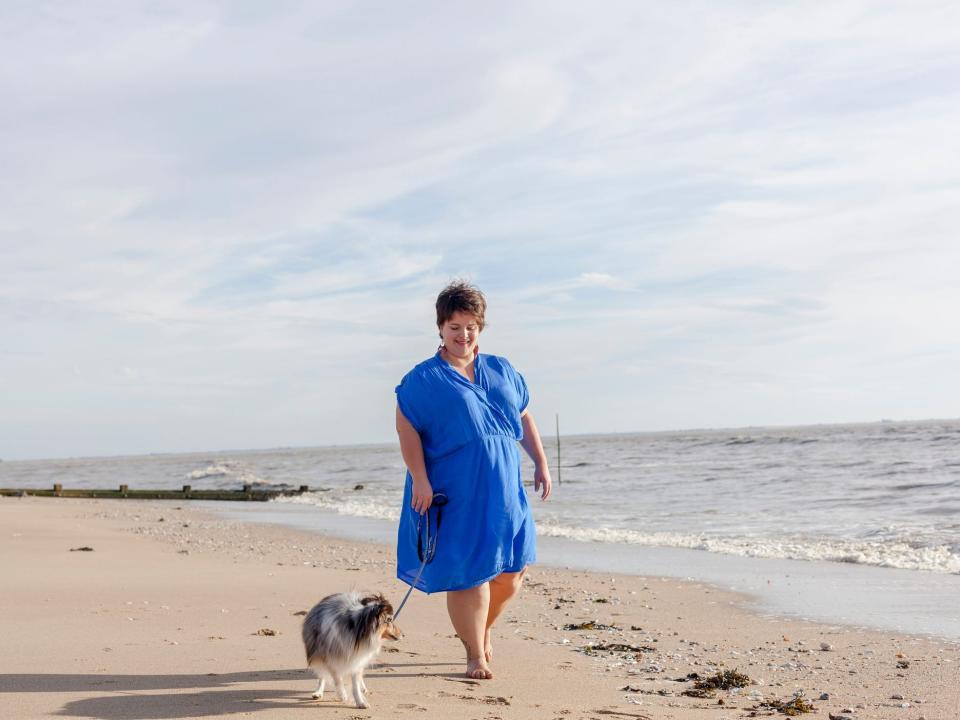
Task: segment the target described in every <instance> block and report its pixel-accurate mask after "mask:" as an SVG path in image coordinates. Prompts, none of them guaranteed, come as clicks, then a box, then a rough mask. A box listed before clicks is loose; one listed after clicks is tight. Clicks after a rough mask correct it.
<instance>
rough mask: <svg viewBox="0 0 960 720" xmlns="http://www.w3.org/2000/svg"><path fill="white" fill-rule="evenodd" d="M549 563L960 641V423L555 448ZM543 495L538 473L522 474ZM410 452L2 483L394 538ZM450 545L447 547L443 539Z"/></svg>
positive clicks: (75, 462) (61, 472) (96, 460)
mask: <svg viewBox="0 0 960 720" xmlns="http://www.w3.org/2000/svg"><path fill="white" fill-rule="evenodd" d="M544 447H545V450H546V452H547V455H548V457H549V458H550V462H551V471H552V474H553V480H554V491H553V495H552V497H551V498H550V499H549V501H547V502H542V501H541V500H540V499H539V498H537V497H536V496H535V494H534V491H533V488H532V486H530V487H528V492H529V496H530V504H531V506H532V507H533V513H534V517H535V519H536V523H537V532H538V535H539V536H540V542H539V547H540V550H539V555H540V561H542V562H545V563H547V564H550V565H556V566H561V567H571V568H582V569H587V570H596V571H602V572H623V573H632V574H638V575H651V576H661V577H673V578H682V579H688V580H696V581H700V582H706V583H710V584H714V585H717V586H721V587H724V588H728V589H733V590H737V591H740V592H743V593H745V594H746V595H747V596H748V597H749V600H748V601H747V602H748V604H751V605H752V606H753V607H754V609H756V610H757V611H759V612H764V613H769V614H773V615H788V616H791V617H800V618H806V619H811V620H817V621H821V622H832V623H838V624H846V625H856V626H860V627H871V628H880V629H889V630H896V631H901V632H911V633H919V634H925V635H932V636H937V637H941V638H946V639H950V640H960V420H928V421H911V422H893V421H883V422H876V423H862V424H845V425H814V426H801V427H750V428H738V429H734V430H684V431H671V432H650V433H625V434H604V435H576V436H567V437H562V438H561V439H560V449H559V450H560V451H559V462H558V451H557V442H556V440H555V439H554V438H544ZM524 474H525V482H526V483H527V484H528V485H529V484H530V483H532V475H533V467H532V464H531V463H529V462H526V463H525V466H524ZM403 478H404V467H403V462H402V459H401V457H400V453H399V448H398V446H397V445H396V443H390V444H382V445H354V446H334V447H314V448H278V449H268V450H231V451H210V452H199V453H183V454H156V455H139V456H119V457H79V458H68V459H53V460H20V461H5V462H0V487H12V488H35V487H49V486H52V485H53V484H54V483H62V484H63V486H64V487H71V488H115V487H117V486H118V485H120V484H121V483H125V484H128V485H129V486H130V487H131V488H138V489H139V488H171V489H179V488H180V487H181V486H182V485H184V484H190V485H192V486H193V487H194V488H196V489H200V488H239V487H240V486H241V485H244V484H251V485H253V486H254V487H255V488H258V487H262V488H278V487H279V488H297V487H300V486H301V485H308V486H309V487H310V491H309V492H307V493H305V494H303V495H297V496H291V497H285V498H279V499H277V500H274V501H271V502H268V503H209V504H206V505H205V507H210V508H211V509H214V510H215V511H216V512H218V513H219V514H221V515H223V516H224V517H228V518H232V519H235V520H240V521H243V522H269V523H279V524H283V525H288V526H292V527H297V528H300V529H306V530H312V531H316V532H325V533H333V534H336V535H341V536H347V537H353V538H358V539H368V540H377V541H382V542H391V541H392V539H393V537H394V532H395V527H396V520H397V518H398V516H399V511H400V502H401V490H402V484H403ZM441 542H442V538H441Z"/></svg>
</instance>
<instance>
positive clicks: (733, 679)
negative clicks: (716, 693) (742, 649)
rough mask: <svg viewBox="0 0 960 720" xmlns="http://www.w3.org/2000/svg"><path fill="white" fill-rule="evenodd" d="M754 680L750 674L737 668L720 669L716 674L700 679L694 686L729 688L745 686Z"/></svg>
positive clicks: (717, 688) (703, 688) (706, 688)
mask: <svg viewBox="0 0 960 720" xmlns="http://www.w3.org/2000/svg"><path fill="white" fill-rule="evenodd" d="M752 682H753V681H752V680H751V679H750V677H749V676H748V675H745V674H744V673H742V672H738V671H737V670H723V671H719V670H718V671H717V674H716V675H711V676H710V677H707V678H704V679H703V680H698V681H697V684H696V685H694V687H695V688H697V689H698V690H729V689H730V688H744V687H746V686H747V685H749V684H750V683H752Z"/></svg>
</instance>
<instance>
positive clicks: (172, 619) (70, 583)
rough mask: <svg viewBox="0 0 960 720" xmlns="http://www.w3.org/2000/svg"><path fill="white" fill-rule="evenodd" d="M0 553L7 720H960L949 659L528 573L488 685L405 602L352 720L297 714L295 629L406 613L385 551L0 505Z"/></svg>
mask: <svg viewBox="0 0 960 720" xmlns="http://www.w3.org/2000/svg"><path fill="white" fill-rule="evenodd" d="M0 538H2V540H3V542H2V543H0V577H2V579H3V580H2V582H3V592H2V597H3V608H2V614H0V618H2V620H0V626H2V633H0V636H2V638H3V649H4V652H3V653H2V654H0V712H2V713H3V715H4V716H6V717H14V718H40V717H74V718H110V719H114V718H115V719H121V718H123V719H126V718H209V717H233V716H237V717H239V716H251V717H258V718H265V719H268V718H273V717H276V718H280V717H283V718H301V717H303V718H308V717H309V718H318V717H323V718H360V717H363V718H368V717H369V718H397V717H428V718H432V717H437V718H440V717H457V718H484V719H489V720H493V719H494V718H504V719H506V718H531V719H532V718H595V719H597V720H600V719H610V718H678V719H684V718H711V719H717V720H720V719H722V718H731V719H732V718H742V717H752V716H753V717H763V716H771V717H786V716H785V715H784V714H782V713H781V712H779V711H778V710H776V709H775V708H774V707H772V705H775V704H776V703H778V702H779V703H784V702H789V701H791V700H793V698H794V697H795V694H796V693H797V692H798V691H802V693H803V695H802V696H803V698H804V700H805V701H806V702H809V703H810V704H811V705H813V706H814V707H815V708H816V710H815V713H814V714H809V715H805V717H811V718H813V717H823V718H826V717H828V714H833V715H834V716H839V715H845V716H849V717H851V718H903V719H909V720H918V718H921V717H923V718H926V720H935V719H942V720H957V718H960V645H958V644H957V643H953V642H947V641H941V640H937V639H933V638H924V637H917V636H910V635H902V634H894V633H889V632H872V631H864V630H859V629H851V628H847V627H841V626H833V625H823V624H816V623H809V622H801V621H795V620H780V619H776V618H770V617H762V616H758V615H756V614H754V613H751V612H750V611H748V610H747V609H745V608H744V607H743V606H742V605H743V601H744V598H743V597H741V596H737V595H735V594H732V593H728V592H724V591H721V590H718V589H716V588H713V587H711V586H709V585H705V584H699V583H690V582H682V581H678V580H675V579H666V578H663V579H661V578H654V577H636V576H628V575H612V574H600V573H587V572H581V571H571V570H561V569H554V568H547V567H542V566H537V567H533V568H531V571H530V573H529V579H528V582H527V584H526V587H525V589H524V591H523V593H522V595H521V596H520V598H519V599H518V600H517V601H516V602H515V603H514V604H513V605H511V607H510V608H509V609H508V610H507V612H506V613H505V615H504V617H503V618H502V619H501V622H500V623H499V625H498V627H497V629H496V632H495V636H494V643H495V656H494V660H493V664H492V665H493V668H494V671H495V673H496V677H495V678H494V679H493V680H491V681H472V680H467V679H466V678H464V677H463V674H462V673H463V659H462V649H461V646H460V643H459V642H458V641H457V640H456V638H455V637H454V636H453V632H452V630H451V628H450V625H449V622H448V620H447V618H446V612H445V606H444V601H443V596H442V595H434V596H425V595H422V594H420V593H416V594H415V595H414V596H413V597H412V599H411V601H410V603H409V604H408V606H407V608H406V609H405V610H404V613H403V616H402V617H401V619H400V625H401V627H402V628H403V630H404V632H405V634H406V637H405V638H404V639H403V640H402V641H401V642H399V643H388V644H387V645H386V646H385V652H383V653H382V654H381V656H380V658H379V660H378V661H377V662H376V663H375V664H374V665H373V666H371V667H370V669H369V670H368V672H367V685H368V687H369V693H368V699H369V701H370V703H371V705H372V707H371V708H370V709H369V710H358V709H356V708H355V707H353V706H352V703H347V704H344V703H341V702H340V701H339V700H337V699H336V696H335V694H333V693H330V692H329V691H328V693H327V698H326V699H325V700H323V701H322V702H318V701H315V700H312V699H311V698H310V692H311V691H312V690H313V688H314V685H315V681H314V679H313V675H312V673H309V672H308V671H306V670H305V668H304V658H303V648H302V644H301V641H300V622H301V619H302V616H301V615H299V614H298V613H299V612H302V611H305V610H307V609H309V608H310V607H311V606H312V605H313V604H314V603H315V602H316V601H317V600H319V599H320V598H321V597H322V596H324V595H326V594H329V593H331V592H337V591H341V590H350V589H360V590H376V591H382V592H384V593H385V594H386V595H387V596H388V597H389V598H390V599H392V600H393V601H394V602H395V603H397V602H399V600H400V598H402V596H403V593H404V592H405V590H406V586H404V585H402V584H401V583H400V582H399V581H397V580H396V579H395V578H394V572H393V549H392V548H391V547H389V546H386V545H381V544H375V543H364V542H357V541H349V540H343V539H340V538H336V537H325V536H320V535H316V534H312V533H304V532H300V531H296V530H291V529H286V528H280V527H276V526H269V525H256V524H249V523H237V522H230V521H224V520H219V519H216V518H214V516H213V515H211V514H209V513H207V512H205V511H204V510H203V505H202V504H200V503H179V502H164V503H159V502H155V503H146V502H133V501H110V500H56V499H42V498H4V499H0ZM83 547H89V548H92V550H90V551H87V550H79V549H77V548H83ZM71 550H72V551H71ZM598 551H599V549H598ZM591 622H593V623H594V625H593V626H592V627H591V626H590V625H589V623H591ZM584 623H586V624H587V625H586V627H584V629H567V628H569V627H571V626H576V625H583V624H584ZM598 624H599V625H600V626H609V628H607V627H598ZM263 631H272V632H273V633H274V634H269V633H266V632H263ZM591 647H592V648H593V649H592V650H591V649H590V648H591ZM822 648H826V649H822ZM724 670H737V671H739V672H740V673H743V674H745V675H747V676H748V677H749V678H750V679H751V680H752V682H751V684H749V685H747V686H746V687H744V688H740V689H734V690H717V691H714V692H713V693H712V695H710V693H709V692H708V693H706V695H708V696H707V697H690V696H687V695H684V694H683V693H684V692H685V691H689V690H693V689H694V686H695V684H696V681H695V680H691V679H686V678H688V676H689V675H691V674H692V673H696V674H697V675H698V676H699V677H701V678H706V677H708V676H712V675H714V674H715V673H716V672H718V671H724ZM823 695H826V696H828V697H827V698H826V699H820V698H821V696H823Z"/></svg>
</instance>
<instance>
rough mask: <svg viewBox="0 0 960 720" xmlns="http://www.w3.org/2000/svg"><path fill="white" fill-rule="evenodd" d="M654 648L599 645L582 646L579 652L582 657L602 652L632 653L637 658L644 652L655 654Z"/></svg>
mask: <svg viewBox="0 0 960 720" xmlns="http://www.w3.org/2000/svg"><path fill="white" fill-rule="evenodd" d="M656 651H657V649H656V648H652V647H650V646H648V645H628V644H627V643H600V644H599V645H584V646H583V647H582V648H581V649H580V652H582V653H583V654H584V655H596V654H597V653H602V652H612V653H614V652H618V653H632V654H634V655H637V656H639V655H640V654H642V653H645V652H656Z"/></svg>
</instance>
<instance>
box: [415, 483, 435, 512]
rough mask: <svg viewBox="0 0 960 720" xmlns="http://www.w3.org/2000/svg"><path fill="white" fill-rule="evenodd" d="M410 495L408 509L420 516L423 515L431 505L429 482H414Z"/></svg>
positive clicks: (431, 491) (431, 494)
mask: <svg viewBox="0 0 960 720" xmlns="http://www.w3.org/2000/svg"><path fill="white" fill-rule="evenodd" d="M412 494H413V500H412V501H411V503H410V507H412V508H413V509H414V510H416V511H417V512H418V513H419V514H420V515H423V514H424V513H425V512H426V511H427V509H428V508H429V507H430V505H432V504H433V488H432V487H431V486H430V481H429V480H414V481H413V493H412Z"/></svg>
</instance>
